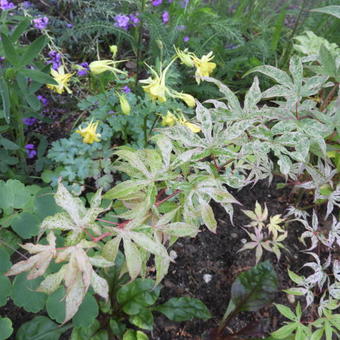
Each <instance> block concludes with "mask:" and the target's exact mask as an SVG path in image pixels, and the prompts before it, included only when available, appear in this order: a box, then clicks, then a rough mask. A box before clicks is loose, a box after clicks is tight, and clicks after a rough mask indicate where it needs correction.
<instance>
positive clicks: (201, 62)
mask: <svg viewBox="0 0 340 340" xmlns="http://www.w3.org/2000/svg"><path fill="white" fill-rule="evenodd" d="M213 58H214V56H213V54H212V52H209V53H208V54H207V55H204V56H203V57H202V58H201V59H199V58H197V57H196V56H195V57H194V58H193V60H194V65H195V67H196V73H195V78H196V81H197V83H198V84H199V83H200V81H201V78H202V77H209V75H210V74H211V73H212V72H213V71H214V69H215V68H216V64H215V63H212V62H210V60H212V59H213Z"/></svg>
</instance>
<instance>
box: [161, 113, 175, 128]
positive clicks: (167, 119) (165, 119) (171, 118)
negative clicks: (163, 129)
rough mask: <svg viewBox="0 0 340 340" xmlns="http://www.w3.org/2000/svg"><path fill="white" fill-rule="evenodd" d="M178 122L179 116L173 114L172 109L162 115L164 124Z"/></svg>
mask: <svg viewBox="0 0 340 340" xmlns="http://www.w3.org/2000/svg"><path fill="white" fill-rule="evenodd" d="M176 122H177V118H176V116H175V115H174V114H172V113H171V112H170V111H168V112H167V113H166V115H165V116H163V117H162V123H161V125H162V126H174V125H175V124H176Z"/></svg>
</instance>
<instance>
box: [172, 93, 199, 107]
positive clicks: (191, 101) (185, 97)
mask: <svg viewBox="0 0 340 340" xmlns="http://www.w3.org/2000/svg"><path fill="white" fill-rule="evenodd" d="M171 96H172V97H175V98H179V99H181V100H183V101H184V102H185V104H187V105H188V106H189V107H195V106H196V102H195V98H194V97H193V96H192V95H191V94H188V93H182V92H181V93H180V92H176V91H174V92H173V93H172V94H171Z"/></svg>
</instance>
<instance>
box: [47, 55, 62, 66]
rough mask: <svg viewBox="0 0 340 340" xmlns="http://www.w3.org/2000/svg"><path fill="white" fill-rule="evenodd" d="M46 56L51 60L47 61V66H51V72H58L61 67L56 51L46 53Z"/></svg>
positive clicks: (59, 57)
mask: <svg viewBox="0 0 340 340" xmlns="http://www.w3.org/2000/svg"><path fill="white" fill-rule="evenodd" d="M48 56H49V57H50V58H51V59H50V60H48V61H47V64H52V68H53V70H58V68H59V67H60V66H61V65H62V62H61V54H60V53H58V52H57V51H50V52H48Z"/></svg>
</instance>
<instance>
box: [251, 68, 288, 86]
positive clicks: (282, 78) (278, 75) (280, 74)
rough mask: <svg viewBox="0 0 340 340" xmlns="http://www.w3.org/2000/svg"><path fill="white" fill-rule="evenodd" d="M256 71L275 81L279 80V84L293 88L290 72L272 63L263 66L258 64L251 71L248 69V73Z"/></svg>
mask: <svg viewBox="0 0 340 340" xmlns="http://www.w3.org/2000/svg"><path fill="white" fill-rule="evenodd" d="M254 72H260V73H262V74H264V75H266V76H268V77H270V78H272V79H274V80H275V81H277V82H278V83H279V84H281V85H284V86H287V87H288V88H292V85H293V83H292V80H291V79H290V77H289V76H288V74H287V73H286V72H284V71H282V70H280V69H278V68H276V67H274V66H270V65H263V66H257V67H255V68H253V69H251V70H250V71H248V72H247V73H246V74H245V76H246V75H248V74H250V73H254Z"/></svg>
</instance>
